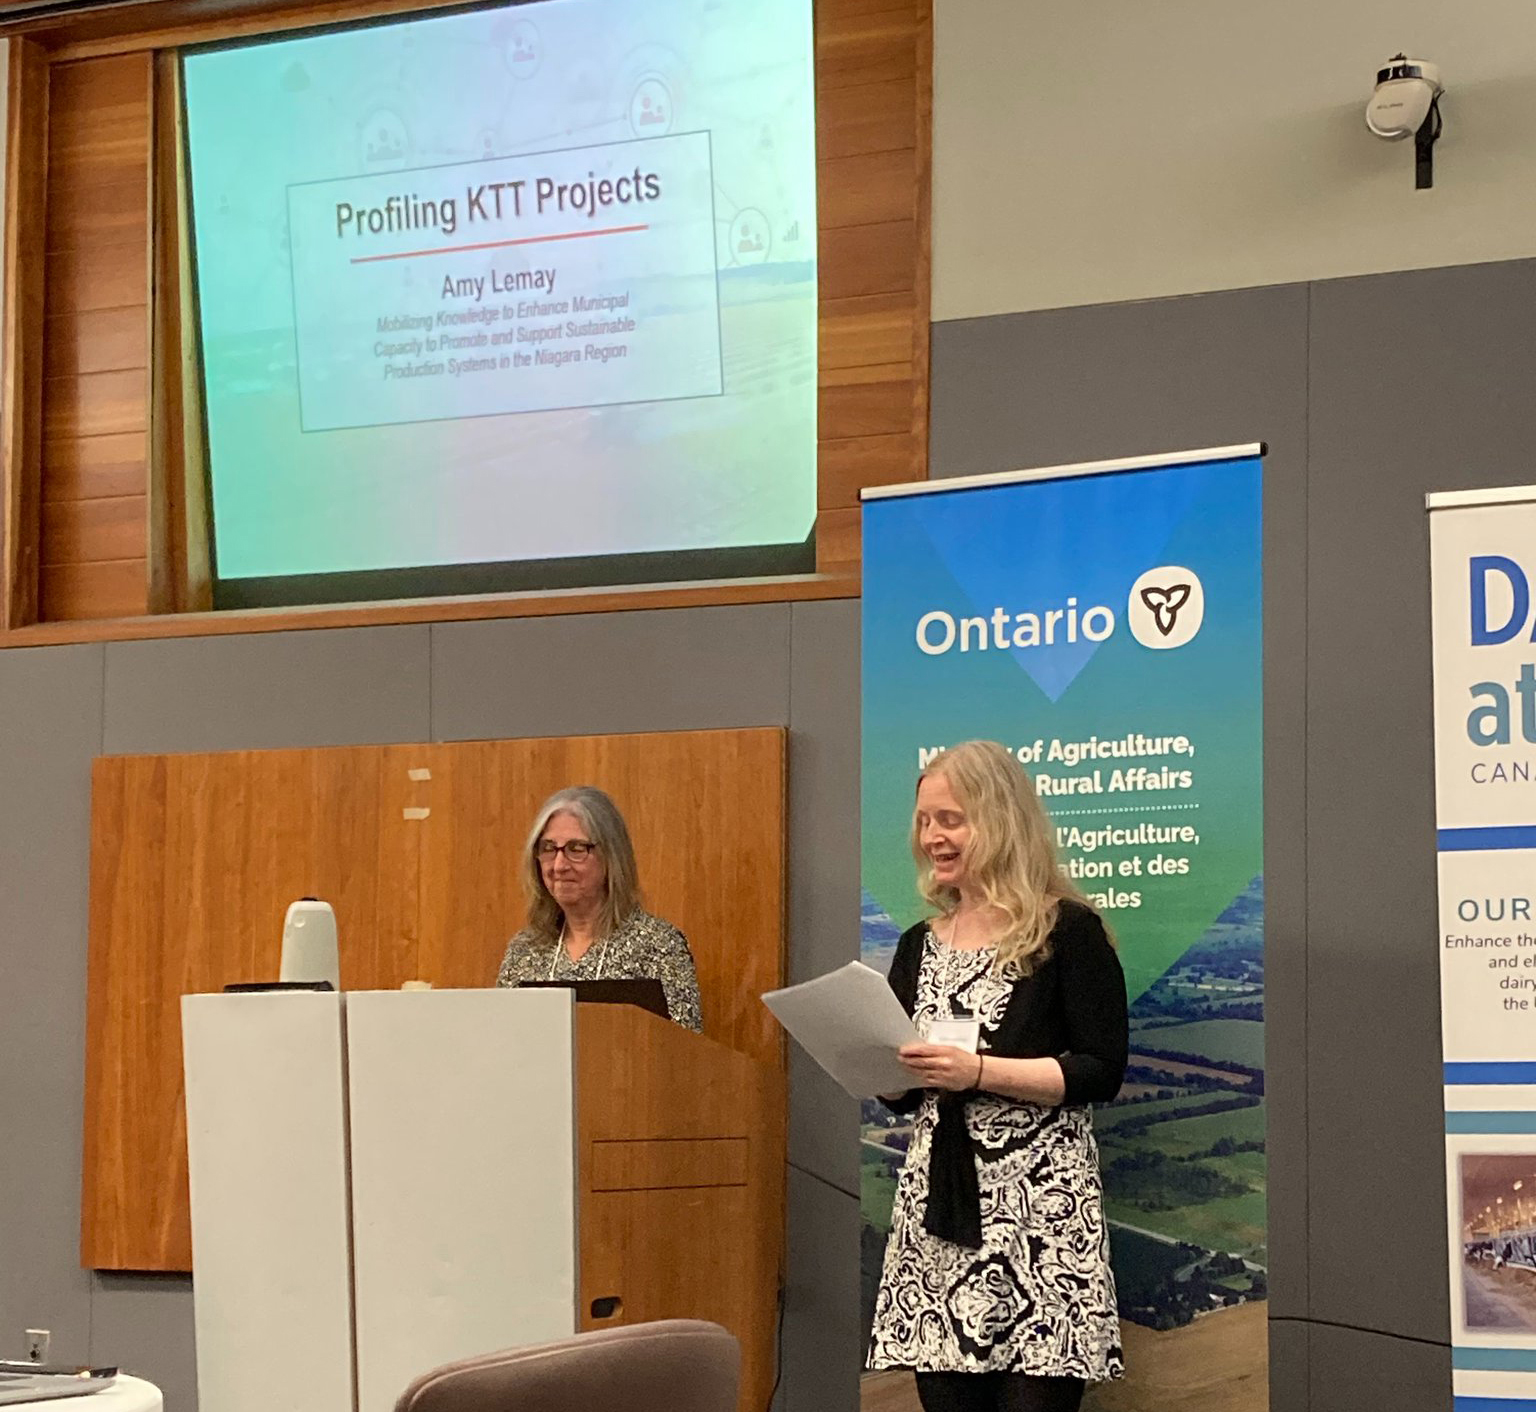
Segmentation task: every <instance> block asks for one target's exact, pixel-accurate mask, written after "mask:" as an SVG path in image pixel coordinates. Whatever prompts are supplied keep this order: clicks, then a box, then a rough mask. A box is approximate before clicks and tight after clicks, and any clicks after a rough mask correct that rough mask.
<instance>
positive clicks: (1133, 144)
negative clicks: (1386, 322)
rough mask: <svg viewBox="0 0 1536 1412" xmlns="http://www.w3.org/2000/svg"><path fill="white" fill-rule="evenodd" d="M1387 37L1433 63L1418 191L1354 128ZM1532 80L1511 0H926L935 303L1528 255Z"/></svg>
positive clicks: (1138, 295) (1174, 288)
mask: <svg viewBox="0 0 1536 1412" xmlns="http://www.w3.org/2000/svg"><path fill="white" fill-rule="evenodd" d="M1403 46H1407V49H1408V53H1409V54H1412V55H1414V56H1416V57H1419V58H1423V59H1427V60H1429V61H1431V62H1433V63H1438V64H1439V65H1440V68H1441V75H1442V78H1443V80H1444V83H1445V85H1446V96H1445V101H1444V102H1443V103H1442V104H1441V111H1442V114H1443V116H1444V119H1445V130H1444V135H1443V136H1442V137H1441V139H1440V141H1439V142H1438V143H1437V144H1436V146H1435V185H1434V189H1433V191H1430V192H1423V191H1416V190H1415V189H1414V183H1413V150H1412V149H1413V144H1412V143H1410V142H1396V143H1394V142H1383V141H1382V140H1381V139H1380V138H1376V137H1372V136H1371V135H1370V133H1369V132H1368V131H1367V130H1366V126H1365V104H1366V99H1367V98H1368V97H1369V96H1370V93H1371V91H1372V88H1373V86H1374V81H1375V77H1376V70H1377V69H1378V68H1379V67H1381V65H1382V63H1383V62H1384V61H1385V60H1386V58H1387V57H1388V56H1389V55H1391V54H1394V53H1396V52H1398V51H1399V49H1401V48H1402V47H1403ZM1260 56H1262V57H1260ZM1533 102H1536V10H1533V9H1532V7H1531V6H1530V5H1529V4H1527V3H1526V0H1478V3H1477V4H1475V5H1444V4H1441V3H1439V0H1289V3H1287V4H1284V5H1233V4H1229V3H1227V0H1168V3H1164V4H1159V5H1127V4H1125V3H1123V0H1074V3H1073V4H1070V5H1062V4H1052V3H1048V0H945V3H941V4H937V5H935V6H934V144H933V259H934V264H933V312H934V316H935V317H936V318H940V319H959V318H971V317H975V316H984V315H992V314H1001V313H1007V312H1016V311H1021V310H1026V309H1058V308H1063V307H1067V306H1075V305H1086V304H1104V303H1107V302H1109V301H1111V300H1125V299H1146V298H1152V297H1158V296H1166V295H1174V294H1192V293H1195V292H1197V291H1200V290H1213V289H1239V288H1246V287H1247V286H1249V285H1263V284H1283V283H1288V282H1291V281H1298V280H1316V279H1332V278H1337V277H1339V276H1343V275H1363V274H1384V273H1387V272H1390V271H1394V270H1406V269H1423V268H1424V267H1426V266H1429V265H1455V264H1469V263H1473V262H1476V261H1481V260H1510V259H1520V258H1528V257H1530V256H1531V255H1533V254H1536V228H1533V226H1532V223H1531V220H1530V216H1529V205H1530V201H1529V197H1528V194H1527V193H1528V192H1529V190H1530V187H1531V181H1532V178H1533V177H1536V145H1533V144H1532V143H1531V141H1530V131H1531V124H1530V119H1529V116H1528V115H1529V113H1530V110H1531V105H1532V103H1533Z"/></svg>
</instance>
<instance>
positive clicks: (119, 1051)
mask: <svg viewBox="0 0 1536 1412" xmlns="http://www.w3.org/2000/svg"><path fill="white" fill-rule="evenodd" d="M422 770H425V771H427V772H428V776H429V778H416V779H413V778H412V772H413V771H414V772H420V771H422ZM572 781H586V782H590V783H595V784H598V785H600V786H602V787H603V788H606V789H608V790H610V792H612V793H613V795H614V797H615V798H616V799H617V800H618V802H619V804H620V807H621V808H622V809H623V810H624V812H625V815H626V818H627V819H628V821H629V824H630V828H631V830H632V832H633V834H634V838H635V844H636V850H637V853H638V855H639V858H640V864H641V876H642V879H643V881H644V885H645V889H646V893H647V897H648V900H649V903H650V905H651V907H652V909H653V910H654V911H656V912H657V913H659V914H660V915H662V916H664V917H666V918H668V919H669V920H670V921H672V922H674V923H676V925H678V926H680V927H682V928H683V930H684V931H685V932H686V933H687V934H688V937H689V940H690V943H691V944H692V947H693V951H694V955H695V958H696V960H697V964H698V970H699V981H700V990H701V994H702V997H703V1006H704V1020H705V1032H706V1033H707V1034H709V1035H711V1036H712V1037H713V1038H715V1039H717V1040H719V1041H721V1042H722V1043H724V1044H728V1045H730V1046H732V1047H733V1048H736V1049H739V1050H741V1051H743V1052H744V1053H747V1054H749V1055H751V1056H752V1057H754V1058H755V1059H758V1060H761V1061H764V1062H767V1063H769V1064H771V1065H773V1066H775V1067H778V1066H781V1065H782V1062H783V1047H782V1041H781V1038H780V1035H779V1033H778V1030H777V1027H776V1026H775V1025H774V1024H773V1022H772V1019H771V1017H770V1016H769V1015H768V1012H767V1011H766V1010H765V1008H764V1007H763V1006H762V1004H761V1002H760V1001H759V1000H758V996H759V995H760V993H761V992H762V991H764V990H768V989H770V988H772V987H773V986H775V985H777V984H779V983H780V982H781V980H782V976H783V956H784V864H785V855H784V830H785V741H784V733H783V731H781V730H777V729H766V730H748V731H698V732H686V733H672V734H659V735H644V736H604V737H586V738H582V737H573V738H570V739H563V740H512V741H481V742H470V743H465V744H454V745H397V746H381V747H372V746H370V747H357V748H344V749H330V750H284V751H255V752H251V751H247V752H233V753H229V754H217V755H175V756H136V757H116V758H105V759H101V760H98V761H97V762H96V764H95V767H94V771H93V795H92V811H91V937H90V948H91V960H90V980H89V991H90V999H89V1014H90V1021H89V1034H88V1040H87V1045H88V1054H87V1066H86V1067H87V1076H86V1136H85V1141H86V1152H87V1162H86V1168H85V1176H84V1196H83V1201H82V1214H81V1256H82V1263H84V1264H85V1265H87V1266H89V1267H91V1268H96V1269H111V1270H185V1269H187V1268H189V1266H190V1245H189V1240H190V1237H189V1234H188V1225H187V1198H186V1140H185V1133H184V1120H183V1117H182V1081H181V1046H180V1038H179V1036H180V1014H179V1006H180V997H181V996H182V995H183V994H185V993H189V992H191V991H199V990H217V989H219V988H220V987H221V986H223V985H225V984H228V983H230V982H235V981H253V980H263V979H272V978H274V977H275V976H276V975H277V971H278V959H279V951H280V943H281V933H282V919H283V913H284V910H285V908H286V907H287V905H288V903H289V902H291V901H293V900H294V899H295V898H298V897H303V896H316V897H323V898H325V899H326V900H327V901H329V902H331V904H332V905H333V906H334V907H335V909H336V915H337V922H338V926H339V930H340V935H341V944H342V950H341V973H342V984H343V986H344V987H346V988H347V989H353V990H357V989H371V988H379V987H383V988H389V989H393V988H395V987H397V986H399V985H400V984H401V983H402V982H403V981H406V980H412V979H418V978H419V979H424V980H429V981H432V982H433V983H434V984H435V985H438V986H482V985H488V984H490V983H492V981H493V980H494V978H495V974H496V970H497V967H498V965H499V963H500V961H501V956H502V952H503V950H504V948H505V946H506V943H507V939H508V938H509V937H510V936H511V935H512V934H513V933H514V932H515V931H517V930H518V928H519V927H520V926H521V924H522V918H523V914H524V901H523V895H522V887H521V880H520V878H519V877H518V871H517V860H518V855H519V850H520V848H521V846H522V842H523V838H524V835H525V832H526V830H527V828H528V825H529V823H530V822H531V820H532V817H533V814H534V810H535V809H536V807H537V805H538V803H539V801H540V800H542V799H543V798H544V797H545V796H546V795H548V794H549V793H550V792H552V791H553V790H554V789H556V788H558V787H560V786H561V785H564V784H568V783H571V782H572ZM421 810H426V811H427V813H426V815H425V816H424V817H422V816H420V811H421ZM413 815H414V816H413Z"/></svg>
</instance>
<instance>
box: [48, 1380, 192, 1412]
mask: <svg viewBox="0 0 1536 1412" xmlns="http://www.w3.org/2000/svg"><path fill="white" fill-rule="evenodd" d="M35 1407H53V1408H56V1409H57V1412H165V1399H164V1398H163V1397H161V1396H160V1389H159V1388H157V1387H156V1386H155V1385H154V1384H153V1383H146V1382H145V1381H144V1380H143V1379H142V1378H130V1377H129V1376H128V1375H127V1374H126V1373H120V1374H118V1376H117V1377H116V1378H115V1379H114V1380H113V1383H112V1386H111V1387H106V1388H102V1390H101V1391H100V1392H93V1393H89V1394H87V1395H86V1396H85V1397H49V1398H45V1399H44V1400H43V1401H42V1402H25V1403H23V1404H22V1405H21V1412H32V1409H33V1408H35Z"/></svg>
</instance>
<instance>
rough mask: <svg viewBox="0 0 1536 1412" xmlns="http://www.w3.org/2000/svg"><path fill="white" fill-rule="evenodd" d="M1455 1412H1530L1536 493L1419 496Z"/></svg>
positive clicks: (1534, 1263) (1534, 1337)
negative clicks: (1430, 673)
mask: <svg viewBox="0 0 1536 1412" xmlns="http://www.w3.org/2000/svg"><path fill="white" fill-rule="evenodd" d="M1428 503H1429V544H1430V595H1431V608H1430V621H1431V624H1432V628H1433V634H1434V664H1435V693H1434V701H1435V823H1436V830H1437V832H1436V840H1437V845H1438V853H1439V894H1440V907H1439V928H1438V936H1437V939H1436V944H1437V949H1438V951H1439V953H1440V1008H1441V1026H1440V1029H1441V1036H1442V1043H1443V1046H1444V1059H1445V1184H1446V1198H1447V1201H1446V1205H1447V1211H1448V1225H1449V1232H1448V1234H1449V1251H1450V1274H1451V1369H1452V1372H1451V1379H1452V1389H1453V1393H1454V1401H1455V1409H1456V1412H1510V1409H1513V1408H1514V1407H1516V1406H1519V1405H1523V1404H1529V1405H1530V1406H1531V1407H1532V1408H1533V1409H1536V918H1533V916H1532V908H1533V905H1536V646H1533V644H1532V626H1533V625H1532V613H1531V606H1532V604H1531V584H1532V581H1533V574H1536V556H1533V553H1532V546H1533V545H1536V486H1526V487H1521V488H1518V489H1512V490H1479V491H1460V492H1450V493H1446V494H1440V495H1431V496H1430V497H1429V502H1428Z"/></svg>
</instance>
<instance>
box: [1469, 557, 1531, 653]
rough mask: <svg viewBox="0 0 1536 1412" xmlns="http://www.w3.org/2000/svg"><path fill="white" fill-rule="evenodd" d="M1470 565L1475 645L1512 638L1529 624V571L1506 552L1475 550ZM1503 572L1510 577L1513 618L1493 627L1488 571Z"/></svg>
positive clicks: (1506, 640) (1486, 644) (1511, 613)
mask: <svg viewBox="0 0 1536 1412" xmlns="http://www.w3.org/2000/svg"><path fill="white" fill-rule="evenodd" d="M1467 567H1468V568H1469V569H1470V570H1471V573H1472V645H1473V646H1474V647H1490V646H1496V645H1497V644H1499V643H1501V642H1508V641H1509V640H1510V638H1512V637H1513V636H1514V635H1515V634H1516V633H1517V632H1519V631H1520V629H1521V628H1523V627H1524V626H1525V618H1526V614H1527V613H1528V612H1529V611H1530V608H1531V590H1530V586H1529V585H1528V584H1527V583H1526V581H1525V574H1524V572H1523V571H1522V570H1521V568H1520V565H1518V564H1517V563H1515V561H1514V560H1513V559H1506V558H1505V557H1504V556H1503V555H1502V554H1474V555H1473V556H1472V558H1471V559H1470V560H1469V561H1468V565H1467ZM1490 573H1496V574H1503V575H1504V577H1505V578H1506V579H1508V580H1509V588H1510V594H1511V596H1512V597H1513V598H1514V603H1513V604H1512V605H1511V606H1510V610H1509V621H1508V622H1507V623H1505V624H1504V626H1503V627H1500V628H1496V627H1492V626H1491V625H1490V624H1489V622H1488V575H1489V574H1490Z"/></svg>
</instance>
